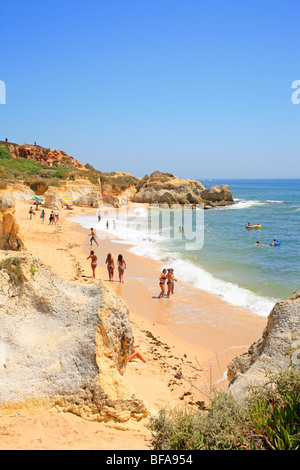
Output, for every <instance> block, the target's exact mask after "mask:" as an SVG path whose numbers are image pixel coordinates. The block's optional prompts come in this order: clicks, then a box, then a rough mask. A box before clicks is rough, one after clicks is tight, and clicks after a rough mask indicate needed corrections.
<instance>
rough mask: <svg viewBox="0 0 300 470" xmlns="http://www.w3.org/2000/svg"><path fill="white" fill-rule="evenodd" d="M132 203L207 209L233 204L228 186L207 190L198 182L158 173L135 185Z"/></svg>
mask: <svg viewBox="0 0 300 470" xmlns="http://www.w3.org/2000/svg"><path fill="white" fill-rule="evenodd" d="M132 201H134V202H143V203H149V204H169V205H172V204H201V205H204V206H209V207H214V206H216V205H223V204H233V203H234V202H233V197H232V194H231V192H230V189H229V186H225V185H223V186H220V187H219V186H214V187H213V188H210V189H209V190H208V189H205V188H204V186H203V184H202V183H201V182H200V181H197V180H190V179H187V180H184V179H181V178H178V177H176V176H174V175H172V174H171V173H161V172H159V171H155V172H154V173H152V174H151V175H150V177H148V178H144V179H143V180H142V181H141V182H140V183H139V184H138V185H137V192H136V194H135V195H134V196H133V197H132Z"/></svg>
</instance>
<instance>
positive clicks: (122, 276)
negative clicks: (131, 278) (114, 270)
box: [117, 255, 126, 282]
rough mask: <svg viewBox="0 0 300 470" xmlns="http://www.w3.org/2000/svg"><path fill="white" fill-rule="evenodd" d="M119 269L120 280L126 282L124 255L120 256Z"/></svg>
mask: <svg viewBox="0 0 300 470" xmlns="http://www.w3.org/2000/svg"><path fill="white" fill-rule="evenodd" d="M117 264H118V270H119V280H120V282H124V271H125V269H126V263H125V260H124V259H123V255H119V256H118V261H117Z"/></svg>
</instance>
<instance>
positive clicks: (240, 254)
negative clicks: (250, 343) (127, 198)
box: [72, 179, 300, 317]
mask: <svg viewBox="0 0 300 470" xmlns="http://www.w3.org/2000/svg"><path fill="white" fill-rule="evenodd" d="M201 182H202V183H203V185H204V186H205V187H206V188H208V187H211V186H214V185H221V184H228V185H229V186H230V189H231V192H232V195H233V198H234V201H235V204H233V205H230V206H225V207H219V208H214V209H209V210H203V208H201V207H199V208H195V209H194V210H191V208H190V207H184V208H182V207H171V208H159V207H152V206H151V208H146V207H145V206H144V205H143V206H142V205H141V207H136V206H135V207H134V209H130V211H129V212H128V210H127V209H122V208H121V209H120V211H119V212H118V211H108V212H107V211H105V207H103V208H101V209H100V210H101V220H100V222H98V219H97V214H96V212H97V211H96V210H95V216H78V217H75V218H73V219H72V220H73V221H74V222H77V223H79V224H80V225H82V226H83V227H85V228H88V229H89V228H91V227H93V228H94V229H95V230H96V232H97V235H98V236H100V238H101V236H104V233H106V234H114V235H115V236H116V237H117V238H118V243H119V242H120V243H126V244H129V245H130V246H131V247H130V251H132V252H133V253H135V254H137V255H140V256H144V257H147V258H150V259H154V260H157V261H159V262H160V264H161V266H162V267H165V268H169V267H172V268H173V269H174V273H175V277H176V278H177V279H178V280H182V281H185V282H188V283H191V284H192V285H193V286H194V287H196V288H199V289H201V290H205V291H208V292H211V293H213V294H216V295H217V296H219V297H220V298H221V299H223V300H224V301H225V302H228V303H229V304H231V305H236V306H240V307H247V308H248V309H250V310H251V311H252V312H253V313H255V314H257V315H261V316H265V317H267V316H268V314H269V313H270V310H271V309H272V307H273V306H274V304H275V303H276V302H277V301H279V300H284V299H288V298H290V297H291V295H292V294H293V293H294V292H295V291H297V290H300V236H299V228H300V225H299V222H300V179H256V180H254V179H249V180H246V179H243V180H237V179H235V180H220V179H217V180H214V179H211V180H201ZM107 222H108V227H107V226H106V224H107ZM248 223H250V224H258V225H261V228H260V229H251V230H249V229H247V228H246V226H247V224H248ZM101 234H102V235H101ZM273 240H278V241H280V245H279V246H270V244H271V243H272V242H273ZM256 242H260V243H261V245H260V246H256V245H255V243H256Z"/></svg>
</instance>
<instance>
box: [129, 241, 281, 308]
mask: <svg viewBox="0 0 300 470" xmlns="http://www.w3.org/2000/svg"><path fill="white" fill-rule="evenodd" d="M130 251H131V252H132V253H134V254H137V255H139V256H145V257H147V258H151V259H154V260H160V261H162V262H163V263H164V264H165V265H166V266H165V267H172V268H173V269H174V272H175V276H176V278H178V279H180V280H181V281H184V282H188V283H191V284H192V285H193V286H194V287H196V288H198V289H201V290H204V291H206V292H210V293H211V294H215V295H217V296H218V297H220V298H221V299H222V300H224V301H225V302H227V303H228V304H230V305H235V306H239V307H245V308H248V309H249V310H250V311H251V312H253V313H255V314H257V315H260V316H264V317H267V316H268V315H269V313H270V311H271V309H272V308H273V307H274V304H275V303H276V301H277V300H276V299H271V298H268V297H263V296H261V295H259V294H256V293H254V292H252V291H250V290H248V289H245V288H243V287H240V286H239V285H237V284H234V283H232V282H228V281H223V280H222V279H219V278H217V277H216V276H214V275H212V274H210V273H209V272H207V271H206V270H204V269H203V268H201V267H200V266H196V265H195V264H193V263H192V262H190V261H185V260H183V259H182V258H180V255H179V254H175V253H167V252H166V253H165V259H164V260H163V258H162V252H161V250H158V249H157V248H156V247H155V246H154V244H152V245H144V246H134V247H132V248H131V249H130Z"/></svg>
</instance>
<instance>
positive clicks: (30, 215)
mask: <svg viewBox="0 0 300 470" xmlns="http://www.w3.org/2000/svg"><path fill="white" fill-rule="evenodd" d="M32 214H33V209H32V207H30V209H29V218H30V220H32Z"/></svg>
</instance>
